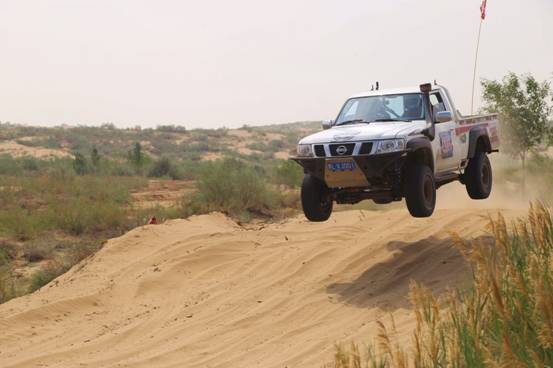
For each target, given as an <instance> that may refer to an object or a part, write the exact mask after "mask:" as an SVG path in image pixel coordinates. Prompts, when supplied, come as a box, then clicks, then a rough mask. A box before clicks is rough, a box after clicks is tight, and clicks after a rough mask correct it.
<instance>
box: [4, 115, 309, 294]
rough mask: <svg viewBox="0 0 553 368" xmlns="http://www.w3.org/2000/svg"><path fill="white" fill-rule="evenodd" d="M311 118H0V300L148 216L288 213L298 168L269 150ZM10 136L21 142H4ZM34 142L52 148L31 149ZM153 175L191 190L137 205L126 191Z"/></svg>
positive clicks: (290, 144)
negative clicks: (242, 122) (232, 121)
mask: <svg viewBox="0 0 553 368" xmlns="http://www.w3.org/2000/svg"><path fill="white" fill-rule="evenodd" d="M316 126H318V124H312V123H305V124H292V125H290V126H287V125H282V126H279V127H278V128H277V127H260V128H250V127H247V129H241V130H235V131H229V130H228V129H217V130H207V129H202V130H190V131H188V130H186V129H185V128H183V127H179V126H173V125H163V126H159V127H158V128H157V129H139V128H134V129H116V128H115V127H114V126H112V125H109V124H107V125H104V126H102V127H96V128H93V127H74V128H68V127H57V128H38V127H25V126H17V125H12V124H0V302H4V301H6V300H9V299H11V298H13V297H15V296H19V295H23V294H25V293H27V292H29V291H34V290H36V289H38V288H40V287H41V286H42V285H44V284H46V283H48V282H49V281H51V280H52V279H53V278H55V277H57V276H58V275H60V274H61V273H63V272H65V271H66V270H68V269H69V268H70V267H72V266H73V265H74V264H75V263H77V262H79V261H80V260H82V259H83V258H85V257H87V256H88V255H90V254H92V253H94V252H96V251H97V250H98V249H99V248H100V247H101V245H102V243H103V242H104V241H105V240H107V239H109V238H112V237H114V236H118V235H121V234H122V233H124V232H126V231H128V230H129V229H131V228H133V227H136V226H140V225H144V224H145V223H147V221H148V219H149V218H150V217H154V216H155V217H156V218H157V219H158V221H164V220H165V219H170V218H178V217H187V216H190V215H194V214H201V213H207V212H211V211H221V212H224V213H226V214H228V215H229V216H232V217H234V218H235V219H237V220H238V221H241V222H247V221H250V220H251V219H254V218H262V219H265V220H266V219H269V218H275V217H276V218H280V217H282V216H286V215H287V214H288V213H290V212H294V211H295V210H296V209H297V207H298V199H297V198H298V197H297V193H296V191H297V186H298V185H299V182H300V180H301V176H302V171H301V168H300V167H299V166H297V165H296V164H294V163H291V162H287V161H286V160H283V159H278V158H275V157H274V155H275V154H276V153H278V152H280V153H281V156H286V155H287V154H288V152H290V151H292V150H294V149H295V144H296V142H297V140H298V139H299V136H301V135H302V134H305V132H309V131H311V130H314V129H316V128H315V127H316ZM3 142H12V143H10V144H9V145H7V146H3V145H2V144H3ZM14 144H16V145H15V147H24V148H25V150H24V151H10V150H13V147H14ZM5 147H7V148H5ZM248 147H251V148H249V149H250V151H248V152H247V154H246V153H244V152H242V151H241V150H242V149H243V148H248ZM34 148H37V149H49V150H52V151H47V152H48V153H52V156H50V157H43V156H38V155H37V156H33V155H32V152H33V151H32V149H34ZM260 149H262V150H263V151H260ZM21 152H24V154H21ZM29 153H30V154H29ZM210 155H211V156H210ZM206 157H207V158H208V159H206ZM152 179H156V180H158V179H160V180H162V181H163V180H165V181H171V180H177V181H182V182H183V183H184V184H185V186H186V187H187V188H189V190H186V191H185V192H186V193H185V194H183V195H180V197H179V198H177V199H174V200H173V199H172V200H171V202H170V203H169V204H168V205H164V206H162V205H157V204H156V201H157V200H158V198H156V194H155V193H154V194H153V195H152V199H151V201H150V202H151V203H148V205H147V206H144V205H143V203H141V202H140V200H137V197H136V196H133V194H134V193H137V192H139V193H140V192H147V191H148V182H149V181H150V180H152ZM152 204H153V205H152Z"/></svg>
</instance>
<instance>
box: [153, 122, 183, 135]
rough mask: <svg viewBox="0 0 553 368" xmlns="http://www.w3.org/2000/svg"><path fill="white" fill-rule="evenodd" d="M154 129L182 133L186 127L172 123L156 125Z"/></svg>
mask: <svg viewBox="0 0 553 368" xmlns="http://www.w3.org/2000/svg"><path fill="white" fill-rule="evenodd" d="M156 130H157V131H160V132H169V133H184V132H186V127H184V126H182V125H174V124H170V125H158V126H157V127H156Z"/></svg>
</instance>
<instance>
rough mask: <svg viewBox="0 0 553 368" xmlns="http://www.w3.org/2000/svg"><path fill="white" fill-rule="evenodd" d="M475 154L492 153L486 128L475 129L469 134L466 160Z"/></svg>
mask: <svg viewBox="0 0 553 368" xmlns="http://www.w3.org/2000/svg"><path fill="white" fill-rule="evenodd" d="M476 152H486V153H491V152H492V145H491V142H490V137H489V136H488V131H487V129H486V127H484V126H481V127H475V128H472V129H471V130H470V133H469V149H468V158H469V159H470V158H473V157H474V155H475V154H476Z"/></svg>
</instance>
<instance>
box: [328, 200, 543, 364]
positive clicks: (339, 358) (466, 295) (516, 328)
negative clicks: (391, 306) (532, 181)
mask: <svg viewBox="0 0 553 368" xmlns="http://www.w3.org/2000/svg"><path fill="white" fill-rule="evenodd" d="M490 230H491V233H492V234H493V242H491V244H490V243H487V242H485V241H474V242H472V244H470V245H469V244H466V243H465V242H464V241H463V240H461V239H460V238H458V239H457V240H456V241H455V242H456V245H457V246H458V247H459V248H460V249H461V251H462V252H463V254H464V255H465V257H466V258H467V260H468V261H469V262H470V264H471V266H472V269H473V282H472V287H471V288H470V289H469V290H466V291H457V292H452V293H450V294H449V295H446V296H445V298H441V299H439V298H436V297H435V296H434V295H432V293H431V292H430V291H429V290H428V289H426V288H425V287H423V286H421V285H417V284H413V285H412V287H411V301H412V304H413V306H414V310H415V317H416V322H417V323H416V328H415V330H414V332H413V336H414V340H413V347H414V349H413V351H412V352H409V350H407V349H405V348H404V347H402V346H400V345H399V344H398V343H394V341H393V337H392V336H393V335H394V332H395V331H394V330H395V328H394V327H393V323H392V327H391V328H387V327H386V326H385V325H384V324H383V323H380V324H379V332H378V337H377V343H378V346H379V347H380V349H379V351H377V352H376V351H375V350H369V351H367V352H365V354H361V353H360V351H359V349H358V348H357V347H356V346H354V347H353V348H349V349H344V348H341V347H339V348H338V350H337V353H336V358H335V362H334V364H333V366H334V367H339V368H350V367H356V368H357V367H374V366H380V367H535V368H538V367H552V366H553V275H552V268H553V218H552V216H551V213H550V212H549V210H548V209H547V208H546V207H545V206H543V205H537V206H534V207H532V208H531V209H530V211H529V215H528V218H527V220H526V221H521V222H519V223H518V224H517V225H516V226H512V227H511V228H509V227H508V226H507V225H506V222H505V220H504V219H503V218H502V217H501V216H500V217H499V218H498V219H496V220H492V221H490ZM443 304H445V309H441V308H440V306H441V305H443Z"/></svg>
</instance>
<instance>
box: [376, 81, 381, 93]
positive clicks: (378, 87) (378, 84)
mask: <svg viewBox="0 0 553 368" xmlns="http://www.w3.org/2000/svg"><path fill="white" fill-rule="evenodd" d="M379 89H380V83H378V81H377V82H376V90H377V91H378V90H379Z"/></svg>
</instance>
